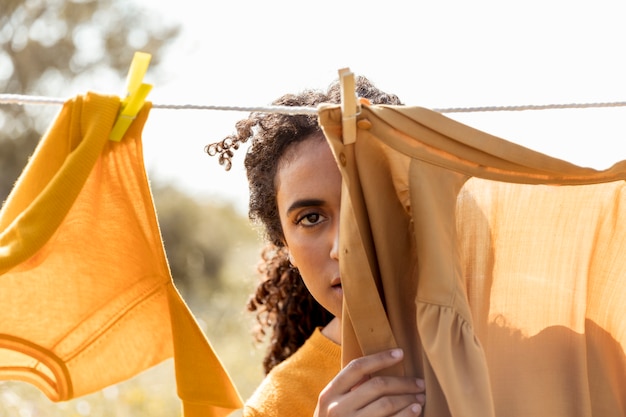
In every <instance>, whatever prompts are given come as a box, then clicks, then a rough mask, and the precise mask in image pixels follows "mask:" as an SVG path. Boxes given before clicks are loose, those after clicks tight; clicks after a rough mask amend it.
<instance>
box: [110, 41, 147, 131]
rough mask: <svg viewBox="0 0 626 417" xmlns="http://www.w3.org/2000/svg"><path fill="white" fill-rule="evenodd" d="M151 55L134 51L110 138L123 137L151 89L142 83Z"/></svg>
mask: <svg viewBox="0 0 626 417" xmlns="http://www.w3.org/2000/svg"><path fill="white" fill-rule="evenodd" d="M151 58H152V55H150V54H148V53H146V52H135V56H134V57H133V61H132V62H131V63H130V69H129V70H128V77H127V78H126V89H127V90H128V94H127V96H126V98H124V100H122V107H121V111H120V114H119V116H117V120H116V121H115V125H114V126H113V129H112V130H111V135H110V136H109V139H110V140H113V141H115V142H119V141H120V140H122V138H123V137H124V134H125V133H126V130H128V127H129V126H130V125H131V123H132V122H133V120H135V116H137V113H139V110H141V108H142V107H143V104H144V103H145V101H146V97H148V94H149V93H150V90H152V85H151V84H145V83H143V82H142V81H143V77H144V76H145V75H146V72H147V71H148V66H149V65H150V59H151Z"/></svg>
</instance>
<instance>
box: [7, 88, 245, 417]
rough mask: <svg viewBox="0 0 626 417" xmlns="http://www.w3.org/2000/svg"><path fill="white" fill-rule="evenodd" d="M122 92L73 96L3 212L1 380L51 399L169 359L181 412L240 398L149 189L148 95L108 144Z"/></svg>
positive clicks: (217, 407)
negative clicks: (173, 268)
mask: <svg viewBox="0 0 626 417" xmlns="http://www.w3.org/2000/svg"><path fill="white" fill-rule="evenodd" d="M119 107H120V99H119V98H118V97H114V96H102V95H98V94H94V93H89V94H86V95H84V96H83V95H81V96H77V97H75V98H73V99H71V100H68V101H67V102H66V103H65V104H64V106H63V108H62V110H61V111H60V113H59V114H58V115H57V117H56V119H55V120H54V122H53V123H52V125H51V126H50V128H49V130H48V131H47V133H46V134H45V136H44V137H43V138H42V140H41V142H40V143H39V145H38V146H37V149H36V150H35V152H34V154H33V156H32V158H31V159H30V161H29V163H28V165H27V166H26V167H25V169H24V171H23V173H22V175H21V176H20V178H19V180H18V182H17V183H16V185H15V187H14V188H13V190H12V192H11V194H10V195H9V197H8V199H7V201H6V203H5V204H4V205H3V207H2V210H1V211H0V305H1V306H2V307H1V308H0V379H16V380H22V381H26V382H29V383H31V384H33V385H35V386H36V387H38V388H39V389H40V390H41V391H43V392H44V393H45V394H46V395H47V396H48V397H49V398H50V399H51V400H53V401H64V400H68V399H71V398H76V397H80V396H82V395H85V394H88V393H91V392H94V391H97V390H100V389H102V388H104V387H106V386H109V385H112V384H115V383H118V382H120V381H123V380H125V379H128V378H131V377H133V376H135V375H137V374H138V373H139V372H142V371H144V370H146V369H147V368H149V367H151V366H153V365H155V364H157V363H159V362H161V361H163V360H165V359H167V358H170V357H172V356H173V357H174V365H175V368H176V384H177V389H178V394H179V396H180V398H181V400H182V406H183V412H184V416H185V417H200V416H202V417H206V416H216V417H217V416H225V415H227V414H229V413H230V412H231V411H232V410H234V409H237V408H240V407H241V406H242V403H241V398H240V397H239V394H238V392H237V390H236V389H235V387H234V385H233V384H232V381H231V380H230V377H229V375H228V374H227V372H226V371H225V370H224V368H223V366H222V364H221V362H220V360H219V358H218V357H217V356H216V355H215V353H214V352H213V349H212V347H211V345H210V344H209V342H208V340H207V339H206V337H205V336H204V334H203V333H202V330H201V329H200V327H199V326H198V324H197V323H196V321H195V319H194V317H193V315H192V313H191V311H190V310H189V309H188V307H187V305H186V304H185V302H184V301H183V299H182V298H181V297H180V295H179V293H178V291H177V290H176V288H175V286H174V283H173V281H172V277H171V275H170V270H169V267H168V265H167V259H166V257H165V252H164V250H163V244H162V242H161V235H160V231H159V226H158V222H157V218H156V213H155V211H154V205H153V202H152V194H151V192H150V188H149V185H148V179H147V176H146V172H145V168H144V164H143V151H142V138H141V132H142V129H143V126H144V123H145V122H146V119H147V117H148V114H149V110H150V103H147V104H146V106H144V109H143V110H142V111H141V112H140V114H139V115H138V116H137V119H136V120H135V121H134V122H133V124H132V125H131V127H130V128H129V130H128V131H127V132H126V135H125V137H124V138H123V139H122V141H121V142H112V141H110V140H109V139H108V138H109V134H110V132H111V129H112V127H113V124H114V122H115V120H116V118H117V115H118V110H119Z"/></svg>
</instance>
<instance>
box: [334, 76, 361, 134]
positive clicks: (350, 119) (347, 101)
mask: <svg viewBox="0 0 626 417" xmlns="http://www.w3.org/2000/svg"><path fill="white" fill-rule="evenodd" d="M339 85H340V87H341V129H342V131H343V144H344V145H349V144H351V143H354V142H356V117H357V115H358V114H359V113H360V112H361V106H360V104H359V103H358V101H357V99H356V92H355V83H354V74H353V73H352V72H351V71H350V69H349V68H341V69H340V70H339Z"/></svg>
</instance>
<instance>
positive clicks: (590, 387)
mask: <svg viewBox="0 0 626 417" xmlns="http://www.w3.org/2000/svg"><path fill="white" fill-rule="evenodd" d="M319 115H320V123H321V125H322V127H323V130H324V133H325V135H326V137H327V140H328V142H329V143H330V145H331V148H332V149H333V153H334V155H335V158H336V160H337V163H338V165H339V167H340V169H341V172H342V176H343V180H344V181H343V189H342V215H341V216H342V217H341V230H340V257H339V259H340V269H341V276H342V284H343V289H344V297H345V302H344V320H343V344H342V355H343V362H344V364H345V363H347V362H348V361H349V360H351V359H353V358H355V357H357V356H360V355H361V354H369V353H372V352H375V351H379V350H381V349H385V348H392V347H396V346H400V347H402V348H403V349H404V351H405V358H406V359H405V362H404V366H403V367H400V368H396V369H394V370H392V371H391V372H392V373H394V374H403V373H404V374H407V375H411V376H420V377H424V378H425V380H426V393H427V400H426V407H425V413H424V416H425V417H445V416H454V417H461V416H462V417H468V416H470V417H471V416H476V417H488V416H508V417H516V416H518V417H522V416H529V415H535V416H536V415H549V416H552V417H570V416H574V415H575V416H582V417H591V416H603V417H607V416H616V417H617V416H624V415H626V354H625V351H626V320H624V317H626V256H625V255H624V254H626V161H623V162H619V163H617V164H615V165H614V166H613V167H611V168H610V169H607V170H603V171H596V170H593V169H590V168H583V167H579V166H575V165H573V164H570V163H568V162H566V161H562V160H558V159H555V158H552V157H549V156H547V155H543V154H541V153H538V152H534V151H532V150H530V149H527V148H524V147H521V146H519V145H516V144H514V143H511V142H508V141H506V140H504V139H501V138H497V137H494V136H492V135H489V134H487V133H485V132H481V131H478V130H476V129H473V128H471V127H468V126H466V125H463V124H461V123H458V122H455V121H453V120H451V119H448V118H446V117H445V116H442V115H441V114H439V113H436V112H433V111H430V110H427V109H423V108H419V107H400V106H368V105H367V104H366V103H363V105H362V108H361V111H360V113H358V115H357V116H356V121H355V122H354V123H355V124H356V128H357V129H356V130H357V134H356V141H355V142H354V143H353V144H344V143H343V142H342V114H341V108H340V107H339V106H337V105H323V106H321V107H320V109H319ZM344 122H345V121H344Z"/></svg>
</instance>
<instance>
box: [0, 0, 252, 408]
mask: <svg viewBox="0 0 626 417" xmlns="http://www.w3.org/2000/svg"><path fill="white" fill-rule="evenodd" d="M178 33H179V27H178V26H177V25H173V24H168V23H167V21H166V20H165V19H164V18H163V16H158V15H154V14H153V12H151V11H150V10H145V9H142V8H140V7H139V6H137V5H135V4H134V3H133V2H132V1H130V0H0V92H2V93H13V94H30V95H46V96H53V97H68V94H70V93H69V92H71V91H73V90H75V89H76V88H77V86H81V85H86V86H87V87H91V86H92V83H95V82H96V81H97V82H101V83H102V82H103V83H104V85H105V86H115V85H119V86H123V84H124V80H125V78H126V73H127V71H128V67H129V65H130V62H131V60H132V57H133V54H134V52H135V51H137V50H141V51H144V52H148V53H150V54H152V61H151V65H150V74H151V76H152V77H154V76H155V75H156V77H157V78H158V64H159V60H160V58H161V57H162V56H163V54H160V53H159V51H161V50H162V49H163V48H164V47H166V46H167V45H168V44H169V42H170V41H171V40H173V39H175V38H176V36H177V35H178ZM103 80H104V81H103ZM108 91H115V90H108ZM80 92H83V90H80ZM68 98H69V97H68ZM57 112H58V107H56V106H23V107H22V106H16V105H2V104H0V202H3V201H4V200H5V199H6V197H7V195H8V193H9V192H10V190H11V188H12V187H13V184H14V182H15V180H16V179H17V177H18V175H19V173H20V172H21V170H22V169H23V167H24V166H25V165H26V161H27V159H28V156H29V155H30V154H31V153H32V151H33V150H34V148H35V146H36V144H37V142H38V141H39V139H40V138H41V136H42V135H43V133H44V132H45V130H46V128H47V127H48V125H49V124H50V123H51V121H52V120H53V118H54V117H55V114H56V113H57ZM151 187H152V191H153V195H154V200H155V206H156V211H157V215H158V218H159V223H160V227H161V233H162V236H163V240H164V245H165V249H166V253H167V257H168V262H169V265H170V269H171V271H172V276H173V277H174V280H175V282H176V285H177V287H178V288H179V289H180V290H181V293H182V295H183V297H184V299H185V300H186V301H187V303H188V304H189V306H190V308H191V310H192V312H193V313H194V315H195V316H196V318H197V320H198V322H199V324H200V326H201V328H202V329H203V330H204V332H205V334H206V335H207V337H208V339H209V340H210V341H211V344H212V345H213V347H214V349H215V350H216V352H217V354H218V356H219V357H220V359H221V360H222V362H223V363H224V365H225V367H226V369H227V370H228V371H229V373H230V374H231V376H232V378H233V380H234V381H235V384H236V385H237V387H238V389H239V390H240V392H241V394H242V396H243V397H247V396H248V395H250V394H251V393H252V390H253V389H254V387H255V386H256V385H257V384H258V382H259V381H260V379H261V378H262V369H261V355H262V353H263V351H262V349H254V348H253V342H252V340H253V339H252V337H251V335H250V329H251V327H252V323H251V322H252V320H253V317H251V315H250V314H247V313H245V303H246V300H247V298H248V294H250V293H251V291H252V289H253V287H254V285H255V273H254V270H255V263H256V260H257V259H258V249H259V242H258V239H257V237H256V234H255V233H254V231H253V230H252V229H251V228H250V226H249V224H248V220H247V219H246V218H244V217H242V216H241V215H239V214H238V213H237V212H236V211H235V210H234V209H233V208H232V207H230V206H228V205H220V204H217V203H215V202H204V201H199V200H196V199H193V198H191V197H190V196H188V195H186V194H184V193H183V192H181V191H180V190H178V189H176V188H175V187H173V186H171V185H161V184H156V183H153V184H151ZM236 414H237V413H235V415H236ZM177 415H180V401H179V400H178V397H177V396H176V386H175V377H174V370H173V363H172V361H171V360H168V361H166V362H164V363H162V364H160V365H158V366H156V367H153V368H152V369H149V370H147V371H145V372H144V373H142V374H141V375H138V376H136V377H134V378H132V379H130V380H128V381H125V382H123V383H120V384H118V385H115V386H112V387H109V388H106V389H104V390H102V391H99V392H96V393H93V394H90V395H87V396H84V397H81V398H77V399H74V400H71V401H67V402H62V403H52V402H51V401H50V400H49V399H48V398H47V397H45V395H44V394H43V393H42V392H40V391H39V390H38V389H36V388H35V387H34V386H31V385H30V384H26V383H23V382H14V381H0V417H5V416H11V417H13V416H20V417H36V416H46V417H74V416H76V417H85V416H92V417H98V416H128V417H131V416H132V417H138V416H150V417H161V416H163V417H165V416H168V417H171V416H177Z"/></svg>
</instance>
